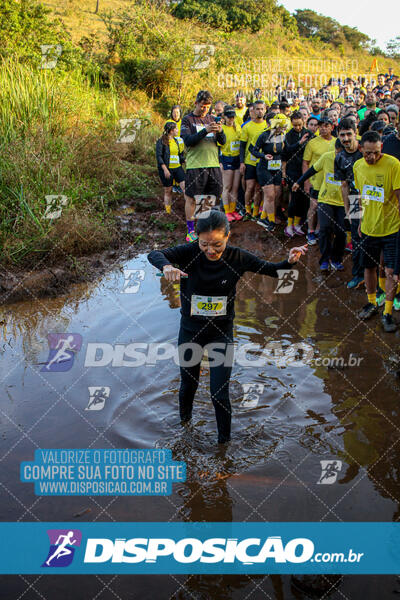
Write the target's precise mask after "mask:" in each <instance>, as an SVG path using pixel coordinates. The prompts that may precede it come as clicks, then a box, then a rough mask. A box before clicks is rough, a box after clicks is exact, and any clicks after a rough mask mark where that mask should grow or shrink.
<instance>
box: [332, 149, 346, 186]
mask: <svg viewBox="0 0 400 600" xmlns="http://www.w3.org/2000/svg"><path fill="white" fill-rule="evenodd" d="M334 178H335V180H336V181H346V173H345V172H344V170H343V169H342V167H341V165H340V161H339V155H337V156H335V173H334Z"/></svg>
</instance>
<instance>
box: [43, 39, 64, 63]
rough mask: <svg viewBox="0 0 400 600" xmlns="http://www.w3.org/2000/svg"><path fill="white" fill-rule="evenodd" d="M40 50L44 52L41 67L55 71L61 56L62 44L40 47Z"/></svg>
mask: <svg viewBox="0 0 400 600" xmlns="http://www.w3.org/2000/svg"><path fill="white" fill-rule="evenodd" d="M40 49H41V51H42V64H41V65H40V68H41V69H54V67H55V66H56V65H57V61H58V59H59V58H60V56H61V52H62V46H61V44H43V45H42V46H40Z"/></svg>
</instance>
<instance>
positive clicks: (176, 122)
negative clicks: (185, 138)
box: [165, 119, 182, 135]
mask: <svg viewBox="0 0 400 600" xmlns="http://www.w3.org/2000/svg"><path fill="white" fill-rule="evenodd" d="M165 123H175V125H176V126H177V128H178V135H181V125H182V119H179V121H174V120H173V119H167V120H166V121H165Z"/></svg>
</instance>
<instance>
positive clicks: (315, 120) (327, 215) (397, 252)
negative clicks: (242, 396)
mask: <svg viewBox="0 0 400 600" xmlns="http://www.w3.org/2000/svg"><path fill="white" fill-rule="evenodd" d="M270 96H272V97H270V99H269V100H267V97H266V96H264V93H263V91H262V90H260V89H256V90H255V91H254V93H253V94H252V98H251V101H249V99H248V98H247V97H246V95H245V94H244V93H242V92H238V93H237V94H236V95H235V98H234V101H233V102H232V104H227V103H226V102H224V101H221V100H216V99H215V98H213V97H212V95H211V94H210V93H209V92H208V91H205V90H201V91H199V92H198V94H197V96H196V98H195V101H194V108H193V109H192V110H191V111H190V112H187V113H186V114H184V115H183V114H182V110H181V107H180V106H178V105H176V106H173V107H172V109H171V113H170V117H169V119H168V120H167V122H166V123H165V126H164V131H163V133H162V136H161V137H160V139H159V140H158V141H157V144H156V157H157V166H158V172H159V176H160V180H161V183H162V185H163V188H164V204H165V210H166V211H167V213H170V214H172V215H173V214H174V213H175V211H174V208H173V203H174V198H175V197H176V196H174V193H176V192H180V193H184V197H185V218H186V223H187V236H186V242H188V243H193V242H197V243H198V236H197V233H196V222H197V220H198V219H199V217H200V215H201V214H202V213H203V212H204V211H209V209H213V210H219V211H224V212H225V215H226V218H227V220H228V222H229V223H231V222H236V221H246V220H252V221H254V222H255V223H257V224H258V225H259V226H261V227H263V228H264V230H266V231H267V232H270V234H271V235H277V234H279V233H284V235H285V236H287V237H288V238H297V239H298V240H299V242H300V243H302V244H303V243H304V242H306V241H307V243H308V245H309V246H310V247H311V246H316V251H317V245H318V246H319V252H320V258H319V264H320V269H321V271H323V272H328V271H329V270H330V269H333V270H335V271H341V270H343V268H344V267H343V259H344V256H345V252H349V253H351V258H352V277H351V279H350V280H349V281H348V282H347V287H348V288H349V289H355V288H359V287H360V286H365V290H366V294H367V296H368V302H367V304H366V305H365V306H364V307H363V308H362V309H361V310H360V313H359V317H360V318H361V319H363V320H365V319H369V318H371V317H373V316H374V315H376V314H378V310H379V307H381V306H383V313H382V325H383V328H384V330H385V331H386V332H393V331H395V330H396V322H395V321H394V319H393V317H392V311H393V309H395V310H400V283H399V272H400V234H399V229H400V210H399V206H400V162H399V160H400V121H399V110H400V77H399V79H398V78H397V76H396V75H395V73H394V72H393V70H392V69H389V73H385V74H384V73H382V74H379V75H378V76H377V77H376V80H375V79H374V78H371V79H370V80H369V81H367V80H366V79H365V78H362V77H359V78H358V80H357V81H356V80H354V79H352V78H345V79H342V80H341V79H335V78H332V79H331V80H330V81H329V83H328V85H327V86H325V87H323V88H322V89H320V90H316V89H310V90H309V91H308V92H307V93H306V92H305V91H304V90H303V89H302V88H300V87H297V88H296V86H295V83H294V81H292V80H291V79H290V78H289V80H288V81H287V83H286V86H285V87H284V88H283V87H281V86H278V87H277V88H276V89H275V90H274V93H273V94H270ZM177 216H178V215H177ZM179 218H182V215H179ZM302 238H303V240H302ZM305 238H306V239H305Z"/></svg>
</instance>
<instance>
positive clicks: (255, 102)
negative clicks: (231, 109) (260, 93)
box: [253, 100, 265, 106]
mask: <svg viewBox="0 0 400 600" xmlns="http://www.w3.org/2000/svg"><path fill="white" fill-rule="evenodd" d="M256 104H265V102H264V100H254V102H253V106H255V105H256Z"/></svg>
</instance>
